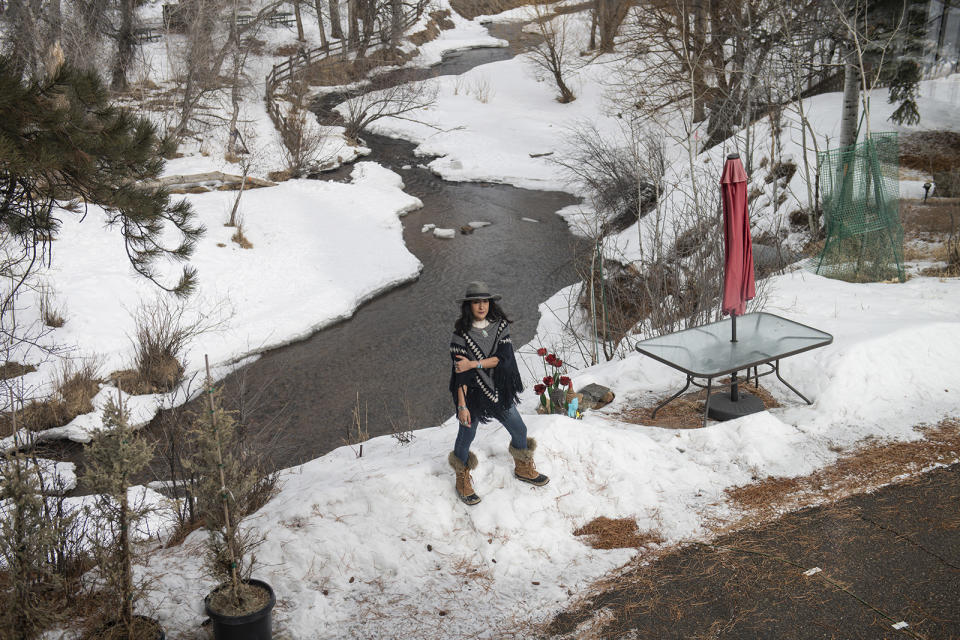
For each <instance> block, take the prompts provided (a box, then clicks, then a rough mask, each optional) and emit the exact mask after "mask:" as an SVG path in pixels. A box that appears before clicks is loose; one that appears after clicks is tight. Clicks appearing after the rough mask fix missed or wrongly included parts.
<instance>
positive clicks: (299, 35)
mask: <svg viewBox="0 0 960 640" xmlns="http://www.w3.org/2000/svg"><path fill="white" fill-rule="evenodd" d="M293 16H294V18H296V20H297V42H300V43H303V42H306V40H307V39H306V37H305V36H304V35H303V19H302V18H301V17H300V0H293Z"/></svg>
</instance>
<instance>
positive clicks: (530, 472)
mask: <svg viewBox="0 0 960 640" xmlns="http://www.w3.org/2000/svg"><path fill="white" fill-rule="evenodd" d="M536 450H537V441H536V440H534V439H533V438H527V448H526V449H516V448H514V446H513V445H510V455H511V456H513V463H514V470H513V475H514V477H516V478H517V480H523V481H524V482H529V483H530V484H532V485H536V486H538V487H542V486H543V485H545V484H547V483H548V482H550V478H548V477H547V476H545V475H543V474H542V473H540V472H538V471H537V467H536V465H534V464H533V453H534V452H535V451H536Z"/></svg>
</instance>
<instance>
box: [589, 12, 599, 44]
mask: <svg viewBox="0 0 960 640" xmlns="http://www.w3.org/2000/svg"><path fill="white" fill-rule="evenodd" d="M598 13H600V0H593V7H592V10H591V11H590V50H591V51H593V50H594V49H596V48H597V14H598Z"/></svg>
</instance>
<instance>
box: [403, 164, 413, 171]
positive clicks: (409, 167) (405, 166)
mask: <svg viewBox="0 0 960 640" xmlns="http://www.w3.org/2000/svg"><path fill="white" fill-rule="evenodd" d="M400 168H401V169H403V170H404V171H409V170H410V169H411V168H412V167H411V166H410V165H408V164H405V165H403V166H402V167H400Z"/></svg>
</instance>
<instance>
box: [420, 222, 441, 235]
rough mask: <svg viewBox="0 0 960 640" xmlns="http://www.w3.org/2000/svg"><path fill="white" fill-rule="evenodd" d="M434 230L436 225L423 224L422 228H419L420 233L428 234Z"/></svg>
mask: <svg viewBox="0 0 960 640" xmlns="http://www.w3.org/2000/svg"><path fill="white" fill-rule="evenodd" d="M436 228H437V225H435V224H425V225H423V226H422V227H420V233H429V232H431V231H433V230H434V229H436Z"/></svg>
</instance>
